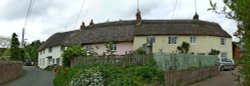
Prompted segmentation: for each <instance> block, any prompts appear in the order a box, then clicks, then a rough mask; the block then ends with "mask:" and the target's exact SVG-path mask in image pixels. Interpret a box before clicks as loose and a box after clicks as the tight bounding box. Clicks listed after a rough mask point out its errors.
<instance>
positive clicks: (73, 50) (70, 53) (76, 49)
mask: <svg viewBox="0 0 250 86" xmlns="http://www.w3.org/2000/svg"><path fill="white" fill-rule="evenodd" d="M79 56H87V52H86V51H85V50H84V49H83V48H81V46H79V45H73V46H70V47H68V48H67V49H66V50H64V51H63V53H62V57H63V61H62V63H63V66H67V67H69V66H70V60H71V59H72V58H74V57H79Z"/></svg>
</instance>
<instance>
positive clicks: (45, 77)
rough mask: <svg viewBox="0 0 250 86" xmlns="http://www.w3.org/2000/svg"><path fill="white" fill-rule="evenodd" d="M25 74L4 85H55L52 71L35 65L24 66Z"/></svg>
mask: <svg viewBox="0 0 250 86" xmlns="http://www.w3.org/2000/svg"><path fill="white" fill-rule="evenodd" d="M23 69H24V73H23V75H22V76H21V77H20V78H18V79H16V80H13V81H11V82H8V83H6V84H4V85H3V86H53V78H54V74H53V72H51V71H45V70H40V69H37V68H35V67H34V66H24V67H23Z"/></svg>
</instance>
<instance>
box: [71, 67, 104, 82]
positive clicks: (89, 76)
mask: <svg viewBox="0 0 250 86" xmlns="http://www.w3.org/2000/svg"><path fill="white" fill-rule="evenodd" d="M69 86H104V80H103V78H102V73H101V72H100V71H99V70H95V69H88V70H86V71H85V72H83V73H81V74H80V75H79V76H76V77H74V78H73V79H72V80H71V81H70V82H69Z"/></svg>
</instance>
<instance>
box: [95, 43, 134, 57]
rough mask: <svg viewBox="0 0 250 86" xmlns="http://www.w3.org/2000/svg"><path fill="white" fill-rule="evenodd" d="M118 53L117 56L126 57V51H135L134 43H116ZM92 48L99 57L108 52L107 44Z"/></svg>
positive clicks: (96, 45)
mask: <svg viewBox="0 0 250 86" xmlns="http://www.w3.org/2000/svg"><path fill="white" fill-rule="evenodd" d="M116 46H117V47H116V48H117V51H116V52H115V53H114V54H116V55H125V52H126V51H132V50H133V43H132V42H121V43H116ZM91 47H92V48H93V49H94V51H95V52H96V53H98V55H103V53H104V52H106V47H105V44H104V43H103V44H91Z"/></svg>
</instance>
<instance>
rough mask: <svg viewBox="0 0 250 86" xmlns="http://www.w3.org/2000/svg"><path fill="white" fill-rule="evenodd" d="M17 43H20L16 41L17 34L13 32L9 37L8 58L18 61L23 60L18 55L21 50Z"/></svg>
mask: <svg viewBox="0 0 250 86" xmlns="http://www.w3.org/2000/svg"><path fill="white" fill-rule="evenodd" d="M19 45H20V43H19V41H18V38H17V34H16V33H13V34H12V38H11V47H10V51H11V56H10V59H11V60H19V61H21V60H23V59H21V57H20V55H21V52H20V48H19Z"/></svg>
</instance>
